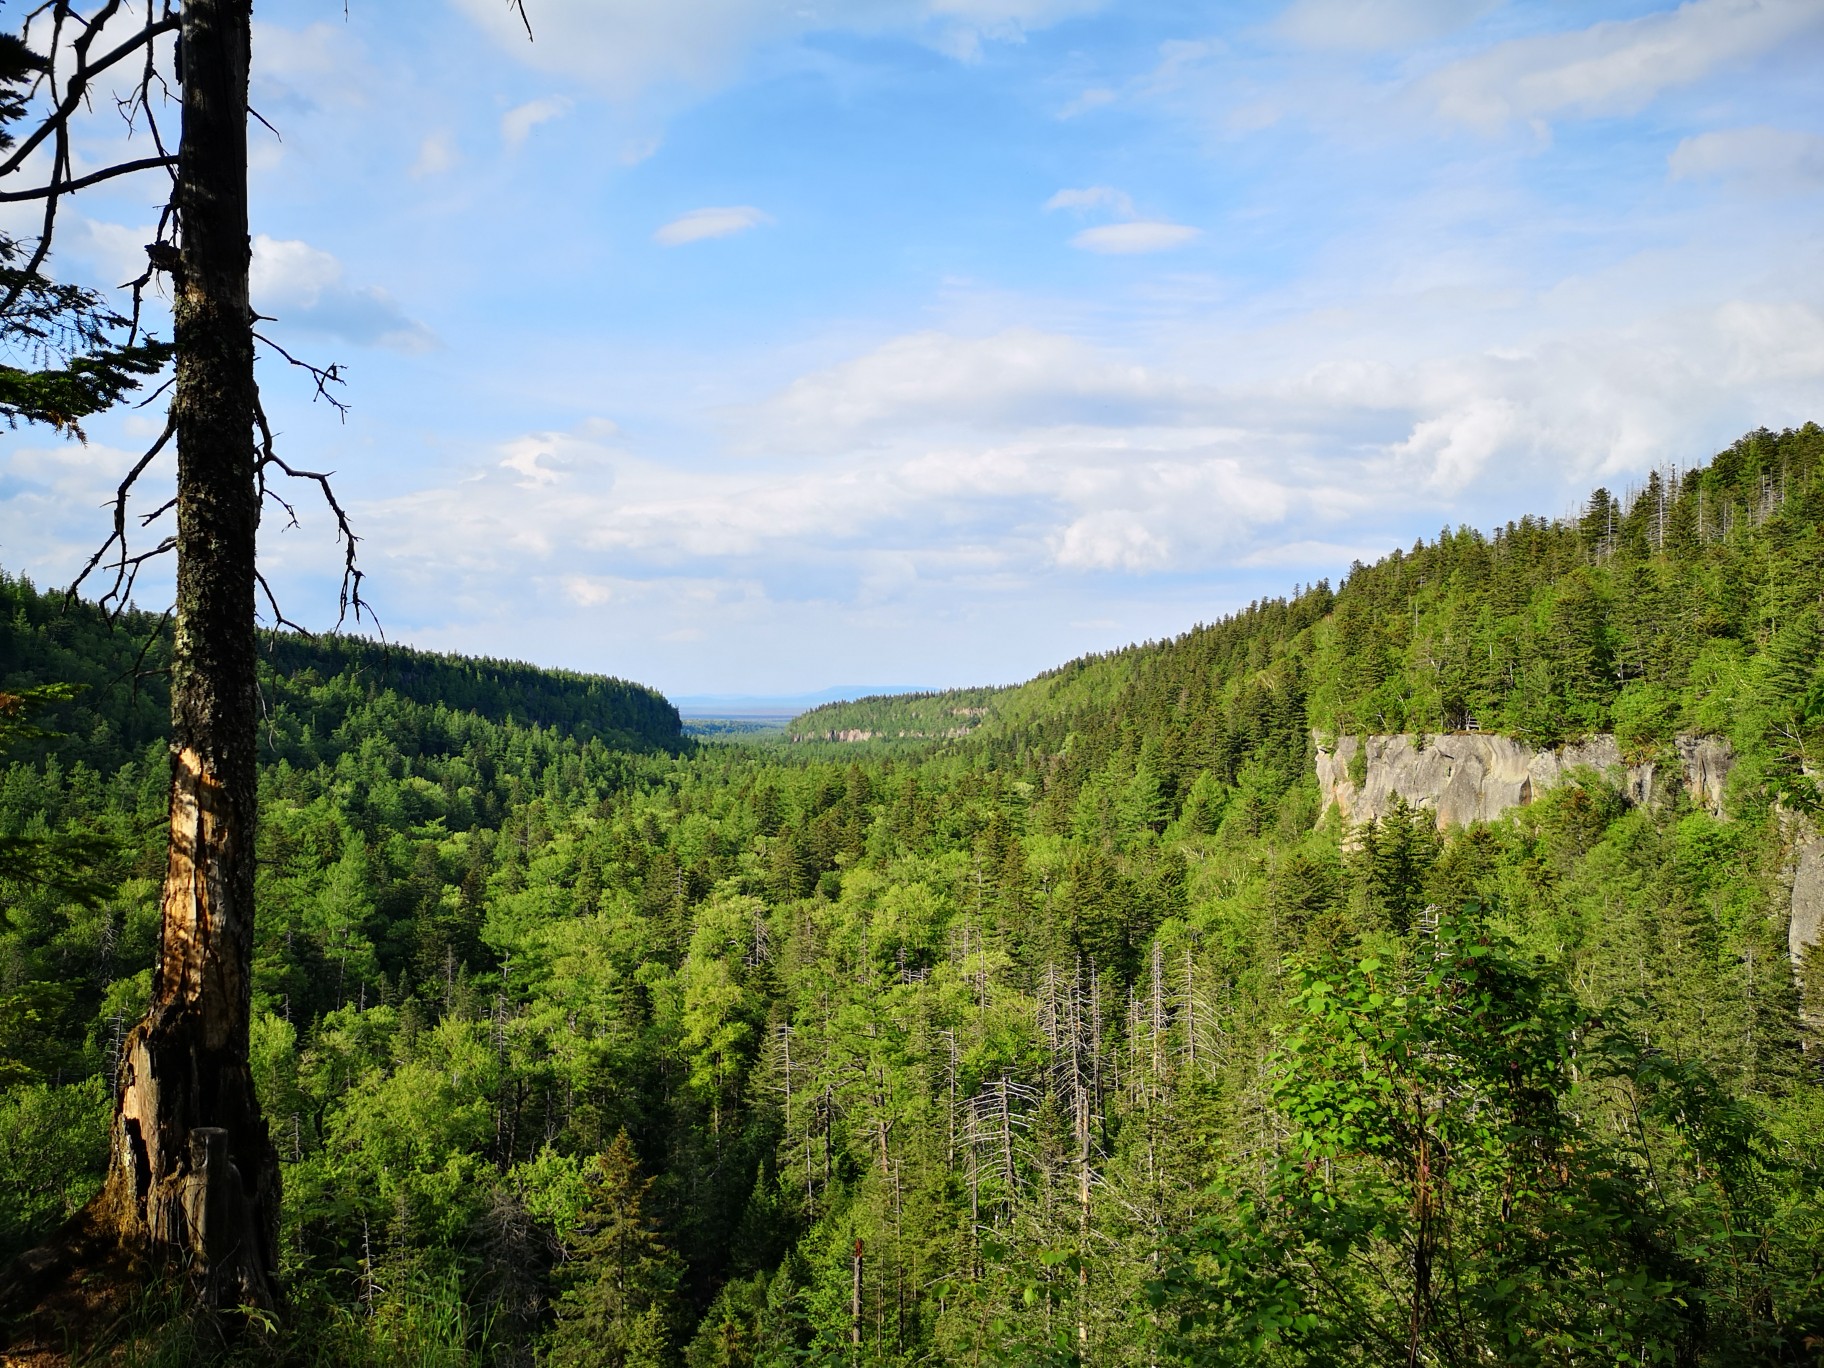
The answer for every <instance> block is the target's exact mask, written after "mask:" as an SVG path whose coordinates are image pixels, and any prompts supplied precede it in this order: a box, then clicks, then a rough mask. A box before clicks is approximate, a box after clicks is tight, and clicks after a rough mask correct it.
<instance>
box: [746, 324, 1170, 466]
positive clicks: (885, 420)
mask: <svg viewBox="0 0 1824 1368" xmlns="http://www.w3.org/2000/svg"><path fill="white" fill-rule="evenodd" d="M1188 398H1189V396H1187V395H1185V394H1184V393H1183V392H1182V388H1181V383H1180V382H1178V381H1176V380H1173V379H1169V378H1164V377H1161V376H1159V375H1157V374H1155V373H1153V372H1152V371H1149V370H1148V369H1147V368H1146V367H1144V366H1140V365H1136V364H1134V363H1132V362H1129V361H1125V360H1123V359H1121V358H1119V357H1116V356H1113V355H1111V354H1109V353H1107V352H1104V351H1101V350H1099V349H1097V348H1095V347H1093V346H1090V345H1089V344H1088V343H1086V342H1083V341H1081V340H1079V339H1077V338H1074V337H1069V336H1065V335H1062V334H1058V333H1049V332H1044V331H1041V330H1039V329H1036V328H1008V329H1006V330H1004V331H1002V332H998V333H994V334H991V335H989V336H986V337H959V336H956V335H954V334H951V333H945V332H938V331H926V332H918V333H909V334H907V335H905V336H902V337H896V338H894V339H892V340H891V341H889V342H886V343H883V344H882V345H881V346H879V347H877V348H875V349H874V350H872V351H870V352H867V353H865V354H863V355H861V356H858V357H856V358H854V359H853V360H850V361H846V362H843V363H842V364H840V365H837V366H832V367H829V368H828V369H825V370H821V371H816V372H813V373H812V374H809V375H805V376H802V377H800V378H799V379H798V380H796V381H794V382H793V383H792V384H791V385H790V386H788V387H787V388H786V389H785V390H784V392H783V393H781V394H779V395H778V396H777V397H775V398H774V399H772V400H771V401H769V402H768V403H767V404H765V405H763V406H761V407H760V409H759V410H758V412H757V413H756V414H755V415H753V417H755V418H758V420H759V421H760V422H761V424H762V425H763V426H762V431H763V432H766V433H770V434H773V436H774V437H775V439H776V440H781V441H785V442H793V443H806V444H810V445H813V446H817V445H831V444H836V445H840V444H843V443H846V442H849V441H853V440H856V439H858V438H860V437H863V436H864V435H866V434H867V433H870V432H873V431H876V430H879V429H883V428H892V427H897V426H899V425H903V424H906V423H912V422H922V423H944V424H953V425H956V424H960V425H979V424H991V425H995V426H1005V425H1007V424H1010V423H1011V424H1018V423H1027V422H1035V421H1038V422H1055V423H1063V422H1076V423H1088V424H1096V423H1115V424H1120V423H1130V422H1136V421H1144V420H1145V419H1146V418H1147V417H1148V416H1149V415H1150V414H1153V413H1156V412H1158V411H1160V410H1162V409H1167V408H1169V409H1177V408H1179V407H1181V406H1182V405H1184V404H1185V403H1186V402H1187V399H1188ZM744 421H747V420H746V419H744Z"/></svg>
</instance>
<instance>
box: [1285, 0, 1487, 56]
mask: <svg viewBox="0 0 1824 1368" xmlns="http://www.w3.org/2000/svg"><path fill="white" fill-rule="evenodd" d="M1500 3H1501V0H1294V3H1293V4H1291V5H1289V6H1287V7H1286V9H1285V11H1284V12H1283V13H1282V14H1281V15H1280V16H1279V19H1278V20H1277V21H1276V22H1275V24H1274V28H1275V29H1277V30H1278V32H1280V33H1281V34H1283V35H1284V36H1285V37H1287V38H1289V39H1291V40H1292V41H1293V42H1295V43H1299V44H1302V45H1303V46H1305V47H1313V48H1337V49H1342V50H1344V51H1351V52H1378V51H1381V50H1383V49H1386V48H1395V47H1405V46H1409V45H1411V44H1414V43H1420V42H1424V41H1426V40H1427V39H1433V38H1438V37H1441V36H1442V35H1444V34H1446V33H1449V32H1451V31H1452V30H1454V29H1458V28H1461V27H1463V26H1464V25H1466V24H1470V23H1473V22H1475V20H1477V19H1479V18H1481V17H1482V16H1483V15H1484V14H1487V13H1488V12H1489V11H1490V10H1492V9H1494V8H1496V6H1498V5H1499V4H1500Z"/></svg>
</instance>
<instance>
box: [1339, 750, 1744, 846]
mask: <svg viewBox="0 0 1824 1368" xmlns="http://www.w3.org/2000/svg"><path fill="white" fill-rule="evenodd" d="M1678 755H1679V770H1678V772H1676V773H1666V772H1665V770H1667V769H1669V768H1670V767H1669V766H1666V767H1662V766H1660V765H1658V764H1655V763H1654V762H1652V761H1647V762H1645V763H1642V764H1637V765H1630V764H1627V763H1626V762H1625V761H1624V760H1623V759H1622V754H1621V747H1620V746H1619V745H1618V744H1617V743H1616V740H1615V738H1614V737H1613V736H1593V737H1590V738H1589V739H1587V740H1584V741H1579V742H1576V743H1574V744H1571V745H1567V746H1557V747H1551V748H1548V749H1544V750H1535V749H1534V748H1533V747H1531V746H1529V745H1527V744H1526V743H1524V742H1522V741H1515V740H1513V739H1512V738H1510V737H1506V736H1494V735H1491V734H1488V733H1483V732H1478V733H1468V734H1451V735H1445V736H1430V737H1423V738H1421V737H1417V736H1412V735H1403V736H1362V737H1356V736H1345V737H1342V738H1340V739H1339V740H1338V741H1337V742H1336V743H1335V745H1333V746H1324V745H1322V744H1320V745H1319V746H1318V750H1317V780H1318V784H1319V785H1320V786H1321V787H1322V789H1323V794H1324V803H1325V806H1326V807H1328V806H1329V805H1331V804H1334V805H1335V806H1336V807H1337V808H1338V810H1339V811H1341V813H1342V816H1343V820H1344V822H1346V823H1348V824H1350V825H1357V824H1360V823H1362V822H1366V821H1368V820H1370V819H1372V818H1379V817H1383V816H1385V815H1386V814H1387V811H1388V809H1389V808H1391V807H1392V806H1393V801H1394V799H1395V798H1396V797H1397V798H1403V799H1405V800H1406V802H1407V803H1408V804H1409V805H1410V806H1412V807H1422V808H1429V809H1431V810H1433V811H1435V812H1436V813H1437V820H1438V825H1439V826H1440V827H1453V826H1463V825H1466V824H1467V823H1470V822H1490V821H1493V820H1494V819H1495V818H1497V817H1499V816H1500V815H1501V814H1502V813H1504V812H1507V811H1509V810H1511V809H1513V808H1517V807H1523V806H1525V805H1526V804H1527V803H1530V802H1532V801H1533V799H1534V798H1536V797H1537V796H1538V795H1539V794H1541V793H1543V792H1545V790H1547V789H1549V788H1553V787H1555V786H1556V785H1558V784H1561V783H1563V782H1564V781H1565V779H1566V778H1567V777H1568V776H1569V775H1570V774H1571V773H1572V771H1574V770H1578V769H1593V770H1596V771H1598V772H1599V773H1603V774H1608V775H1611V776H1612V777H1613V778H1615V779H1616V780H1617V781H1618V782H1620V783H1621V784H1622V786H1623V788H1624V790H1625V791H1626V793H1627V796H1628V800H1629V801H1630V802H1632V803H1639V804H1646V803H1655V802H1661V801H1664V800H1665V799H1666V798H1667V797H1669V796H1670V795H1671V793H1672V791H1673V789H1674V788H1675V787H1678V788H1682V789H1683V790H1684V791H1685V792H1686V793H1688V794H1689V795H1690V796H1691V798H1692V800H1693V801H1695V802H1698V803H1701V804H1702V805H1703V806H1705V807H1707V808H1708V809H1709V810H1710V811H1711V812H1713V813H1715V814H1717V815H1718V816H1721V815H1722V811H1723V790H1724V787H1725V785H1726V784H1727V783H1728V780H1729V771H1730V769H1731V768H1732V767H1733V766H1734V764H1735V754H1734V752H1733V751H1732V750H1731V749H1730V748H1729V743H1728V742H1727V741H1724V740H1722V739H1721V738H1720V737H1714V736H1681V737H1679V739H1678ZM1351 771H1354V774H1353V775H1352V773H1351ZM1356 775H1359V776H1360V778H1361V782H1360V783H1357V782H1356V778H1355V776H1356Z"/></svg>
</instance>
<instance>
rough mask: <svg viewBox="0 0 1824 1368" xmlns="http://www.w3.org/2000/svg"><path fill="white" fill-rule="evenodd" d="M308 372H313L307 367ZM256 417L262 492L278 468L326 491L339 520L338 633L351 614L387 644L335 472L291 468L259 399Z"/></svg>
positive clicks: (293, 512) (293, 513)
mask: <svg viewBox="0 0 1824 1368" xmlns="http://www.w3.org/2000/svg"><path fill="white" fill-rule="evenodd" d="M306 369H312V368H310V367H307V368H306ZM330 402H331V403H334V402H335V401H334V400H333V399H332V400H331V401H330ZM254 417H255V419H256V421H257V422H258V423H259V426H260V460H259V464H258V467H257V470H258V472H259V478H260V489H261V492H262V493H266V492H268V488H267V485H266V468H267V467H268V466H272V467H275V468H276V469H277V470H279V471H280V472H281V473H282V474H284V475H287V476H289V477H290V478H291V479H294V480H311V481H314V482H315V483H316V485H317V487H318V489H320V490H321V491H322V494H323V502H324V503H326V504H328V505H329V511H330V513H331V514H333V515H334V517H335V519H336V540H337V541H339V542H341V543H342V545H343V548H344V550H343V562H342V587H341V592H340V595H339V604H338V609H337V613H336V627H335V630H338V631H339V630H341V627H342V624H343V623H344V622H346V621H347V620H348V615H349V613H350V612H353V613H354V615H355V621H356V622H360V621H361V619H362V617H363V616H366V618H367V619H368V620H369V621H370V622H372V623H373V624H374V630H375V631H379V632H380V635H381V639H382V640H384V639H385V636H386V633H385V632H384V631H381V628H380V619H379V618H378V617H377V616H376V615H375V613H374V610H373V607H372V606H371V605H370V604H369V603H368V602H367V600H366V599H364V598H362V597H361V581H362V580H363V579H365V578H366V572H364V571H363V570H362V569H361V567H360V565H359V564H358V562H357V557H356V546H357V544H358V543H359V542H360V540H361V539H360V538H359V537H357V536H356V535H355V529H354V527H353V525H352V524H350V522H349V520H348V514H347V512H346V511H344V509H343V507H342V505H341V503H340V502H339V501H338V500H337V499H336V491H335V489H334V487H333V486H331V484H330V482H329V481H330V476H331V475H332V474H333V473H334V472H333V471H332V472H324V471H316V470H298V469H296V468H294V467H293V466H291V465H290V464H288V463H287V462H286V461H285V460H284V459H283V458H281V457H280V456H279V454H278V453H277V452H276V451H274V450H273V443H272V425H271V424H270V423H269V422H268V421H267V419H266V409H265V406H264V405H263V404H261V403H260V402H259V401H258V400H257V399H256V400H255V406H254ZM273 497H274V498H275V499H277V500H278V502H279V504H280V505H281V506H282V507H284V508H285V509H286V511H287V512H288V513H290V514H291V517H292V522H293V524H294V525H295V523H296V521H297V513H296V510H295V509H293V508H292V506H291V505H290V504H289V503H286V502H285V500H284V499H283V498H282V497H280V496H279V495H277V494H274V495H273Z"/></svg>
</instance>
